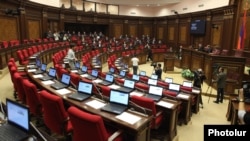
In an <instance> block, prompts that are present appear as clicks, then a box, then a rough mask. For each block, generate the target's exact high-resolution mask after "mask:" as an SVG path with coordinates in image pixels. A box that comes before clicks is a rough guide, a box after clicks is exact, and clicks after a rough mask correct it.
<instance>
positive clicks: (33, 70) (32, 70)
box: [28, 69, 36, 72]
mask: <svg viewBox="0 0 250 141" xmlns="http://www.w3.org/2000/svg"><path fill="white" fill-rule="evenodd" d="M35 71H36V69H28V72H35Z"/></svg>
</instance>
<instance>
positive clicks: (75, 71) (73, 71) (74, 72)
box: [70, 70, 78, 73]
mask: <svg viewBox="0 0 250 141" xmlns="http://www.w3.org/2000/svg"><path fill="white" fill-rule="evenodd" d="M70 72H74V73H75V72H78V70H71V71H70Z"/></svg>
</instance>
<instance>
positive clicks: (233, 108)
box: [226, 97, 250, 125]
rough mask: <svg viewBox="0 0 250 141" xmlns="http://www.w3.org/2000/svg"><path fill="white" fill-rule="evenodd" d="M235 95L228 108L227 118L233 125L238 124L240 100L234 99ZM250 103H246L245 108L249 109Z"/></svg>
mask: <svg viewBox="0 0 250 141" xmlns="http://www.w3.org/2000/svg"><path fill="white" fill-rule="evenodd" d="M234 98H235V97H231V98H230V100H229V103H228V108H227V114H226V117H227V120H228V121H230V122H231V125H238V124H239V122H238V107H239V102H238V101H235V100H234ZM249 108H250V104H247V103H245V109H249Z"/></svg>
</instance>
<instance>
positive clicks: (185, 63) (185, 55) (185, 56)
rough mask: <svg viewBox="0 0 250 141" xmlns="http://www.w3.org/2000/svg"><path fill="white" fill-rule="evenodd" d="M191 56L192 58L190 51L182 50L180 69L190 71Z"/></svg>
mask: <svg viewBox="0 0 250 141" xmlns="http://www.w3.org/2000/svg"><path fill="white" fill-rule="evenodd" d="M191 56H192V51H191V50H190V49H182V59H181V68H188V69H190V66H191V59H190V58H191Z"/></svg>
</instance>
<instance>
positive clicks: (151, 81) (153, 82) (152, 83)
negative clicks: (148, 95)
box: [148, 78, 157, 85]
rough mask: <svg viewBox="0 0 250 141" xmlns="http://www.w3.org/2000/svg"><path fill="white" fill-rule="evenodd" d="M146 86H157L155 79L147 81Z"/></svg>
mask: <svg viewBox="0 0 250 141" xmlns="http://www.w3.org/2000/svg"><path fill="white" fill-rule="evenodd" d="M148 85H157V79H151V78H149V79H148Z"/></svg>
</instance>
